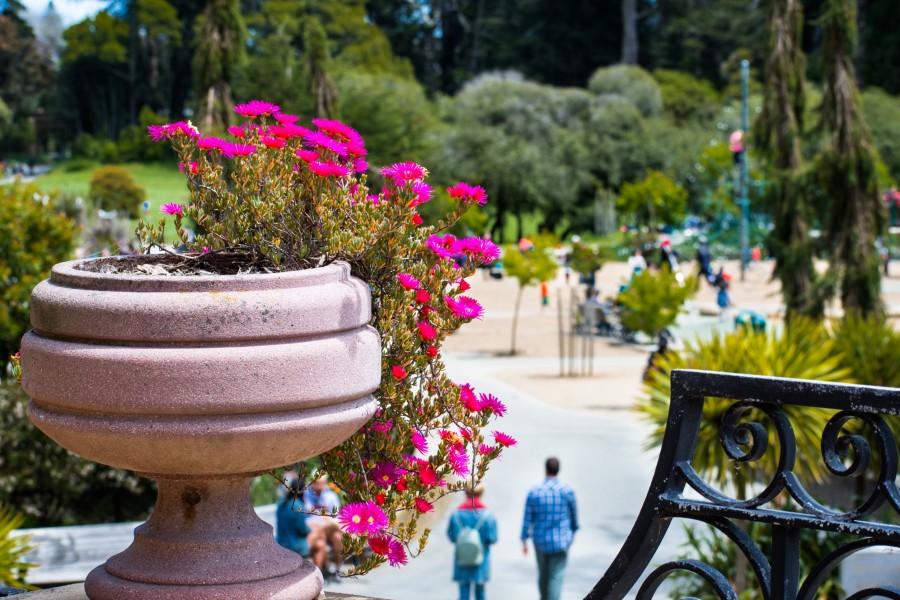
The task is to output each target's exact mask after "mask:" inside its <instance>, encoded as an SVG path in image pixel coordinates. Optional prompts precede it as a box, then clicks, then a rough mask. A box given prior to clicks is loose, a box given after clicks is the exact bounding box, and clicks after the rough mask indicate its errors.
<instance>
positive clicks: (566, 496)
mask: <svg viewBox="0 0 900 600" xmlns="http://www.w3.org/2000/svg"><path fill="white" fill-rule="evenodd" d="M545 472H546V478H545V479H544V482H543V483H542V484H541V485H538V486H535V487H533V488H531V491H529V492H528V499H527V500H526V501H525V517H524V519H523V520H522V554H523V556H528V538H531V539H532V540H533V542H534V554H535V557H536V558H537V565H538V589H539V590H540V594H541V600H559V596H560V594H561V593H562V583H563V573H564V571H565V569H566V559H567V558H568V553H569V546H571V545H572V541H573V540H574V539H575V532H576V531H578V511H577V509H576V506H575V492H574V491H573V490H572V488H570V487H569V486H567V485H566V484H564V483H560V482H559V480H558V479H557V478H556V476H557V474H558V473H559V460H558V459H556V458H553V457H551V458H548V459H547V462H546V463H545Z"/></svg>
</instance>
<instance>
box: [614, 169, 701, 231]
mask: <svg viewBox="0 0 900 600" xmlns="http://www.w3.org/2000/svg"><path fill="white" fill-rule="evenodd" d="M687 200H688V192H687V190H686V189H684V188H683V187H681V186H680V185H679V184H677V183H675V182H674V181H672V180H671V179H670V178H669V177H667V176H666V175H665V174H664V173H660V172H659V171H654V170H652V169H651V170H649V171H647V176H646V177H645V178H644V179H643V180H642V181H637V182H634V183H626V184H625V185H623V186H622V190H621V191H620V192H619V200H618V204H619V207H620V209H621V210H622V211H623V212H627V213H630V214H633V215H634V216H635V217H636V218H637V219H638V220H639V221H640V222H641V223H642V224H645V225H648V226H649V227H650V229H651V231H652V230H653V229H654V228H655V227H656V226H657V225H658V224H660V223H662V224H666V225H676V224H678V223H680V222H681V221H683V220H684V216H685V210H686V209H687Z"/></svg>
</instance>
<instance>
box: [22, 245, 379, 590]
mask: <svg viewBox="0 0 900 600" xmlns="http://www.w3.org/2000/svg"><path fill="white" fill-rule="evenodd" d="M99 260H107V261H108V260H111V259H99ZM112 260H115V259H112ZM79 264H80V263H79V261H73V262H67V263H61V264H59V265H56V266H55V267H54V268H53V271H52V275H51V277H50V279H49V280H47V281H44V282H42V283H41V284H39V285H38V286H37V287H36V288H35V290H34V293H33V294H32V299H31V302H32V306H31V321H32V325H33V327H34V330H33V331H31V332H29V333H28V334H27V335H26V336H25V337H24V339H23V340H22V367H23V379H22V384H23V386H24V388H25V390H26V392H27V393H28V395H29V396H30V397H31V403H30V404H29V407H28V416H29V417H30V418H31V420H32V421H34V423H35V424H36V425H37V426H38V427H39V428H40V429H41V430H42V431H43V432H44V433H46V434H47V435H48V436H49V437H51V438H52V439H53V440H55V441H56V442H57V443H59V444H60V445H61V446H63V447H65V448H67V449H69V450H71V451H72V452H75V453H77V454H79V455H81V456H84V457H85V458H88V459H91V460H94V461H96V462H100V463H104V464H107V465H112V466H114V467H120V468H124V469H130V470H132V471H135V472H137V473H139V474H141V475H143V476H146V477H149V478H151V479H154V480H156V482H157V483H158V485H159V495H158V498H157V503H156V506H155V508H154V510H153V514H152V516H151V517H150V519H149V520H148V521H147V522H146V523H144V524H142V525H140V526H139V527H138V528H137V529H135V539H134V543H133V544H132V545H131V546H130V547H129V548H128V549H126V550H125V551H124V552H122V553H120V554H117V555H116V556H113V557H112V558H110V559H109V560H108V561H107V562H106V563H105V564H103V565H101V566H99V567H97V568H96V569H94V570H93V571H92V572H91V573H90V575H89V576H88V578H87V580H86V582H85V589H86V591H87V594H88V597H90V598H92V599H94V600H101V599H102V600H128V599H142V600H156V599H160V600H161V599H167V600H182V599H183V600H188V599H190V600H204V599H213V598H215V599H231V598H234V599H242V600H250V599H256V598H278V599H288V598H289V599H292V600H305V599H312V598H316V597H317V596H318V594H319V592H320V591H321V589H322V576H321V574H320V573H319V572H318V571H317V570H316V569H315V567H314V566H313V565H312V564H311V563H309V562H308V561H304V560H302V559H301V558H300V557H299V556H298V555H297V554H295V553H293V552H291V551H289V550H286V549H284V548H282V547H281V546H278V545H277V544H276V543H275V541H274V538H273V536H272V528H271V527H270V526H269V525H267V524H266V523H264V522H263V521H262V520H260V519H259V518H258V517H257V516H256V514H255V513H254V511H253V507H252V505H251V503H250V497H249V480H250V479H251V478H252V477H253V476H255V475H257V474H259V473H261V472H265V471H266V470H269V469H271V468H274V467H278V466H281V465H287V464H292V463H295V462H297V461H300V460H303V459H305V458H309V457H311V456H315V455H317V454H319V453H321V452H323V451H325V450H327V449H329V448H332V447H334V446H336V445H337V444H339V443H340V442H342V441H343V440H345V439H346V438H348V437H349V436H350V435H352V434H353V433H354V432H355V431H356V430H357V429H359V427H361V426H362V425H363V424H364V423H365V422H366V421H367V420H368V419H369V418H370V417H371V416H372V414H373V413H374V411H375V409H376V403H375V400H374V398H373V397H372V396H371V393H372V392H373V391H374V390H375V389H376V388H377V386H378V384H379V381H380V376H381V369H380V361H381V349H380V340H379V337H378V334H377V332H376V331H375V330H374V329H373V328H372V327H370V326H369V325H368V322H369V318H370V313H371V300H370V294H369V291H368V288H367V286H366V285H365V284H364V283H363V282H362V281H360V280H358V279H356V278H353V277H351V276H350V269H349V267H348V266H347V265H345V264H333V265H330V266H326V267H322V268H317V269H310V270H304V271H293V272H286V273H275V274H260V275H215V276H186V275H179V276H163V275H125V274H107V273H98V272H91V271H87V270H81V269H79Z"/></svg>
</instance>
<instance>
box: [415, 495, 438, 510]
mask: <svg viewBox="0 0 900 600" xmlns="http://www.w3.org/2000/svg"><path fill="white" fill-rule="evenodd" d="M415 503H416V510H417V511H419V512H420V513H427V512H431V511H433V510H434V504H432V503H431V502H429V501H428V500H425V499H424V498H416V500H415Z"/></svg>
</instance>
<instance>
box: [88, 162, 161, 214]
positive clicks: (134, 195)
mask: <svg viewBox="0 0 900 600" xmlns="http://www.w3.org/2000/svg"><path fill="white" fill-rule="evenodd" d="M88 194H89V195H90V199H91V201H92V202H93V203H94V205H95V206H96V207H97V208H102V209H103V210H115V211H121V212H124V213H126V214H127V215H128V217H129V218H130V219H136V218H138V216H139V208H138V207H139V206H140V204H141V202H143V201H144V200H145V199H146V198H147V192H146V191H145V190H144V188H143V187H141V186H140V185H139V184H138V183H137V182H136V181H135V180H134V178H133V177H132V176H131V173H130V172H129V171H128V169H125V168H123V167H103V168H100V169H97V170H96V171H94V174H93V175H92V176H91V187H90V190H89V191H88Z"/></svg>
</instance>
